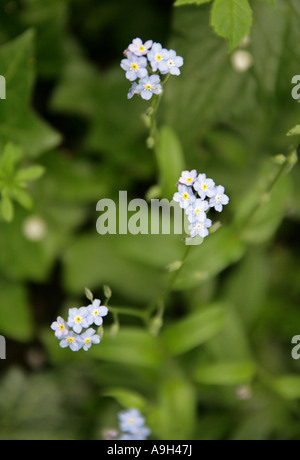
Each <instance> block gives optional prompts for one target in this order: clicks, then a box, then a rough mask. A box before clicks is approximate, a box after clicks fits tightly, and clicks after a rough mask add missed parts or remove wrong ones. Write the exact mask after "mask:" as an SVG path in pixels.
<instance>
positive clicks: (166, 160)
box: [155, 126, 184, 200]
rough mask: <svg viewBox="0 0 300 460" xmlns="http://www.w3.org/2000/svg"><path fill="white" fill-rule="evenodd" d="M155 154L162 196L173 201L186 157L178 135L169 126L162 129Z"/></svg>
mask: <svg viewBox="0 0 300 460" xmlns="http://www.w3.org/2000/svg"><path fill="white" fill-rule="evenodd" d="M155 153H156V158H157V163H158V169H159V182H160V193H161V196H162V197H164V198H167V199H169V200H171V198H172V196H173V195H174V189H175V185H176V183H177V181H178V179H179V177H180V175H181V172H182V170H183V169H184V157H183V152H182V148H181V145H180V142H179V140H178V138H177V135H176V133H175V132H174V130H173V129H172V128H170V127H169V126H163V127H162V128H161V129H160V131H159V135H158V143H157V146H156V147H155Z"/></svg>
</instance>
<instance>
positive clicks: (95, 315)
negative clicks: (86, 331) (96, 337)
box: [86, 299, 108, 326]
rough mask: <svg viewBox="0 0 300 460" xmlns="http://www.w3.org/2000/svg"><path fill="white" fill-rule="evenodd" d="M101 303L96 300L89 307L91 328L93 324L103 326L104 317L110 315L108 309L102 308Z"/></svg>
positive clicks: (88, 315) (88, 316) (88, 320)
mask: <svg viewBox="0 0 300 460" xmlns="http://www.w3.org/2000/svg"><path fill="white" fill-rule="evenodd" d="M100 304H101V301H100V300H99V299H95V300H94V301H93V303H92V304H91V305H88V307H87V318H86V319H87V322H88V324H89V326H90V325H91V324H93V323H94V324H96V326H101V324H102V323H103V319H102V317H103V316H106V315H107V313H108V308H107V307H105V306H104V305H102V306H101V307H100Z"/></svg>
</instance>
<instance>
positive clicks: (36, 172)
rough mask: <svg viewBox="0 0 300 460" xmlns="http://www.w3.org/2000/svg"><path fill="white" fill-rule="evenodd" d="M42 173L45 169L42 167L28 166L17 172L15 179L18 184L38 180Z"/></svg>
mask: <svg viewBox="0 0 300 460" xmlns="http://www.w3.org/2000/svg"><path fill="white" fill-rule="evenodd" d="M44 173H45V168H44V167H43V166H39V165H36V166H30V167H28V168H23V169H20V170H19V171H17V173H16V176H15V178H16V180H17V181H19V182H27V181H32V180H36V179H39V178H40V177H42V175H43V174H44Z"/></svg>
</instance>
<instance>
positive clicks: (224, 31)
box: [211, 0, 252, 51]
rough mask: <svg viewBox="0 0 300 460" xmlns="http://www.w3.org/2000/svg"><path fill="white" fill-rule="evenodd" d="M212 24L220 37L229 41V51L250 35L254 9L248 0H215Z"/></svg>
mask: <svg viewBox="0 0 300 460" xmlns="http://www.w3.org/2000/svg"><path fill="white" fill-rule="evenodd" d="M211 25H212V26H213V28H214V30H215V32H216V34H217V35H219V36H220V37H224V38H227V39H228V41H229V51H233V49H234V48H235V47H236V46H237V45H238V44H239V43H240V42H241V40H242V39H243V38H244V37H245V35H248V34H249V32H250V29H251V25H252V10H251V7H250V5H249V2H248V0H215V1H214V4H213V7H212V13H211Z"/></svg>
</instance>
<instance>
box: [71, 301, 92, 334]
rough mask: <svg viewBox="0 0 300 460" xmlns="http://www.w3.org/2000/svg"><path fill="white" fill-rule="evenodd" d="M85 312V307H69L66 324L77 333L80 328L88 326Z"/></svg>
mask: <svg viewBox="0 0 300 460" xmlns="http://www.w3.org/2000/svg"><path fill="white" fill-rule="evenodd" d="M87 313H88V310H87V307H80V308H70V309H69V317H68V326H69V327H72V328H73V331H74V332H76V333H77V334H80V332H81V331H82V328H87V327H89V323H88V321H87Z"/></svg>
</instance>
